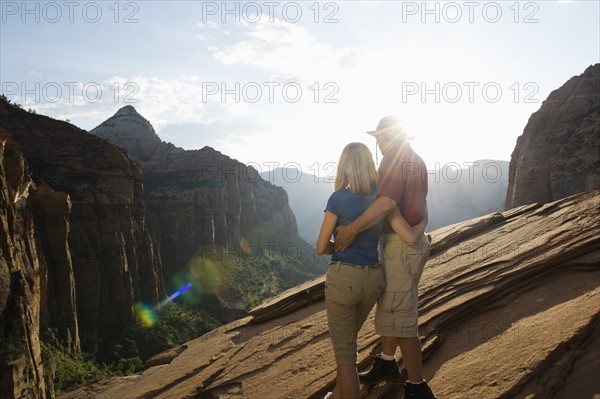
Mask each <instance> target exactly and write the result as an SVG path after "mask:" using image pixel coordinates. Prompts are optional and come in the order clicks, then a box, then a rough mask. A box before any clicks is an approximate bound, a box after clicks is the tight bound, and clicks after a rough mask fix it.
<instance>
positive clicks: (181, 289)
mask: <svg viewBox="0 0 600 399" xmlns="http://www.w3.org/2000/svg"><path fill="white" fill-rule="evenodd" d="M168 288H169V292H173V293H174V294H172V295H171V296H173V295H175V294H177V293H179V294H177V296H179V298H181V299H178V300H181V301H182V302H185V303H187V304H188V305H195V304H197V303H198V302H200V299H202V294H203V290H202V286H201V285H200V283H199V282H198V280H197V279H196V278H195V277H194V276H193V275H192V274H191V273H178V274H176V275H175V276H173V277H172V278H171V281H170V282H169V284H168ZM167 299H168V298H167ZM163 302H164V301H163Z"/></svg>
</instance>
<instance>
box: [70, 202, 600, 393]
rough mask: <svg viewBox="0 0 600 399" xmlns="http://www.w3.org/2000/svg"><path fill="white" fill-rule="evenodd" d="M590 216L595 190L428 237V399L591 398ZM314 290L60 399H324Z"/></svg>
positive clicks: (366, 330) (599, 335)
mask: <svg viewBox="0 0 600 399" xmlns="http://www.w3.org/2000/svg"><path fill="white" fill-rule="evenodd" d="M599 207H600V191H594V192H589V193H584V194H578V195H575V196H572V197H568V198H564V199H561V200H558V201H555V202H552V203H549V204H546V205H542V204H531V205H526V206H522V207H519V208H515V209H513V210H510V211H505V212H502V213H492V214H489V215H486V216H482V217H480V218H477V219H473V220H469V221H466V222H462V223H459V224H455V225H452V226H447V227H445V228H442V229H439V230H436V231H433V232H432V233H431V235H432V236H433V242H432V248H431V256H430V258H429V260H428V262H427V264H426V266H425V271H424V273H423V277H422V280H421V284H420V295H419V309H420V315H419V316H420V317H419V325H420V335H421V340H422V344H423V353H424V374H425V378H426V379H427V380H428V381H429V384H430V385H431V387H432V388H433V390H434V392H435V393H436V395H437V397H439V398H500V399H514V398H526V397H527V398H533V397H535V398H555V399H570V398H592V397H596V396H595V395H598V394H600V381H599V380H598V377H597V376H598V371H599V370H598V367H599V363H598V360H599V359H600V349H599V348H600V329H599V327H600V309H599V308H598V301H600V287H599V285H598V273H599V267H598V265H600V224H598V208H599ZM323 284H324V278H323V277H321V278H318V279H316V280H314V281H313V282H311V283H306V284H303V285H302V286H299V287H296V288H294V289H293V290H290V291H288V292H285V293H282V294H280V295H278V297H277V298H273V299H272V300H270V301H267V302H266V303H265V304H264V305H263V306H261V307H259V308H258V309H257V310H253V311H252V312H251V316H249V317H246V318H244V319H241V320H237V321H236V322H233V323H231V324H228V325H225V326H222V327H220V328H218V329H216V330H213V331H211V332H210V333H208V334H206V335H204V336H202V337H199V338H197V339H195V340H193V341H190V342H188V343H186V344H185V345H182V346H180V347H178V348H175V349H173V350H170V351H168V352H165V353H163V354H161V355H159V356H156V357H155V358H154V359H151V361H149V362H148V363H147V364H148V367H149V368H148V369H146V370H145V371H144V372H142V373H139V374H137V375H135V376H130V377H126V378H118V379H112V380H110V381H103V382H100V383H97V384H94V385H92V386H90V387H87V388H82V389H79V390H77V391H74V392H71V393H68V394H66V395H64V396H61V398H60V399H84V398H85V399H90V398H97V399H100V398H113V397H117V396H118V397H119V398H122V399H134V398H135V399H141V398H149V397H156V398H203V399H204V398H205V399H210V398H224V397H226V398H242V397H244V398H302V399H305V398H310V399H321V398H323V396H324V395H325V393H326V392H327V391H330V390H332V388H333V386H334V384H335V370H336V366H335V360H334V356H333V350H332V348H331V342H330V339H329V337H328V331H327V317H326V311H325V303H324V301H323V300H322V298H323ZM374 313H375V311H374V310H373V311H372V312H371V315H370V316H369V318H368V319H367V321H366V322H365V324H364V326H363V328H362V329H361V331H360V333H359V337H358V361H359V364H358V367H359V369H360V370H361V371H362V370H365V369H367V368H368V367H369V366H370V364H371V361H372V360H371V357H370V355H371V354H373V353H379V352H380V351H381V340H380V337H379V336H378V335H377V334H376V333H375V331H374V326H373V316H374ZM397 354H399V352H397ZM399 363H400V365H402V360H401V359H400V360H399ZM474 376H476V381H474V380H473V378H474ZM402 389H403V388H402V384H401V383H400V381H392V382H389V383H385V384H379V385H377V386H373V387H366V386H362V390H361V398H372V399H375V398H398V397H402Z"/></svg>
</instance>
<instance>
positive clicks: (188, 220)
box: [90, 106, 323, 285]
mask: <svg viewBox="0 0 600 399" xmlns="http://www.w3.org/2000/svg"><path fill="white" fill-rule="evenodd" d="M90 133H92V134H94V135H97V136H99V137H102V138H105V139H107V140H109V141H111V142H112V143H114V144H117V145H120V146H122V147H123V148H125V149H126V150H127V151H128V152H129V153H130V154H131V155H132V157H133V158H135V159H136V160H137V161H138V162H139V163H140V166H141V169H142V170H143V173H144V196H145V204H146V221H147V228H148V230H149V231H150V232H151V235H152V237H153V238H155V239H156V240H157V241H158V243H159V245H160V251H161V258H162V261H163V269H164V273H165V280H169V278H170V277H173V276H174V275H175V274H177V273H181V272H186V273H191V274H192V275H193V274H194V273H196V274H197V273H198V271H197V270H196V271H194V270H193V269H194V267H195V266H194V265H196V266H197V264H198V263H199V262H200V263H205V262H204V261H205V260H206V259H207V258H209V257H210V258H211V259H212V260H215V259H216V260H222V259H223V258H226V257H232V258H236V259H239V258H243V257H244V256H246V255H248V254H250V253H251V255H252V257H253V258H261V256H262V254H265V253H266V252H267V251H271V252H275V253H278V254H280V255H286V254H288V253H290V252H294V253H295V254H299V255H300V256H298V257H297V258H298V261H297V262H296V263H295V264H293V265H291V269H295V271H294V272H293V273H292V274H293V276H292V275H289V276H288V277H289V278H290V280H289V282H288V283H293V284H295V283H298V282H299V281H300V280H304V279H306V278H308V277H309V276H311V275H315V274H317V273H321V272H322V271H323V265H322V264H320V263H319V262H316V261H315V257H314V250H312V248H311V247H310V246H309V245H308V244H307V243H306V242H304V241H303V240H302V239H301V238H300V237H299V236H298V230H297V226H296V220H295V217H294V214H293V213H292V211H291V209H290V207H289V205H288V198H287V194H286V192H285V191H284V190H283V189H282V188H280V187H275V186H273V185H272V184H270V183H268V182H266V181H264V180H263V179H261V178H260V176H259V174H258V172H257V171H256V170H255V169H253V168H251V167H247V166H246V165H244V164H242V163H240V162H238V161H236V160H234V159H231V158H229V157H228V156H226V155H223V154H221V153H220V152H218V151H216V150H214V149H213V148H211V147H204V148H202V149H200V150H190V151H187V150H184V149H181V148H178V147H175V146H174V145H172V144H170V143H164V142H162V141H161V140H160V139H159V138H158V136H157V135H156V133H155V131H154V129H153V127H152V126H151V125H150V123H149V122H148V121H147V120H146V119H144V118H143V117H142V116H141V115H139V114H138V113H137V111H136V110H135V109H134V108H133V107H131V106H126V107H123V108H121V109H120V110H119V111H118V112H117V113H116V114H115V115H114V116H112V117H111V118H109V119H108V120H106V121H105V122H103V123H102V124H100V125H99V126H98V127H96V128H95V129H93V130H92V131H91V132H90ZM263 259H266V258H264V257H263ZM220 272H221V273H224V272H223V271H220ZM196 277H197V276H196ZM265 277H266V280H269V277H268V276H265ZM242 278H243V276H242ZM223 279H224V280H225V279H227V277H226V276H223ZM267 284H268V283H267ZM278 284H279V283H277V284H275V285H278ZM265 285H266V284H265Z"/></svg>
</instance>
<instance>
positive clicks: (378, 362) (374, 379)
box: [358, 354, 400, 385]
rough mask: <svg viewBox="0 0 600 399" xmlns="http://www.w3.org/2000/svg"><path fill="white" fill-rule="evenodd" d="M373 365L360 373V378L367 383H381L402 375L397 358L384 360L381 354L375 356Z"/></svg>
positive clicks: (363, 382)
mask: <svg viewBox="0 0 600 399" xmlns="http://www.w3.org/2000/svg"><path fill="white" fill-rule="evenodd" d="M373 360H374V362H373V367H371V370H369V371H367V372H366V373H360V374H359V375H358V378H359V379H360V382H361V383H362V384H365V385H375V384H379V383H380V382H381V381H385V380H388V379H391V378H395V377H400V369H399V368H398V363H396V361H395V360H384V359H382V358H381V355H379V354H377V355H375V356H373Z"/></svg>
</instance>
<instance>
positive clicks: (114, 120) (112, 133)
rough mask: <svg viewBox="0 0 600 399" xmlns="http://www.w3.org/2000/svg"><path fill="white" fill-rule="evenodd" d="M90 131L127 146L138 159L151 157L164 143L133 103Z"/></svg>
mask: <svg viewBox="0 0 600 399" xmlns="http://www.w3.org/2000/svg"><path fill="white" fill-rule="evenodd" d="M90 133H91V134H94V135H96V136H98V137H102V138H103V139H106V140H108V141H110V142H112V143H113V144H116V145H118V146H120V147H123V148H125V149H126V150H127V151H128V152H129V153H130V154H131V155H132V156H133V157H134V159H137V160H138V161H143V160H146V159H148V158H150V157H151V156H152V154H154V152H155V151H156V150H157V149H158V148H160V147H161V146H162V145H163V142H162V140H161V139H160V137H158V135H157V134H156V131H155V130H154V127H152V125H151V124H150V122H149V121H148V120H147V119H146V118H144V117H143V116H142V115H140V114H139V113H138V112H137V110H136V109H135V108H134V107H133V106H131V105H126V106H124V107H122V108H120V109H119V110H118V111H117V112H116V113H115V114H114V115H113V116H111V117H110V118H108V119H107V120H105V121H104V122H102V123H101V124H100V125H98V126H96V127H95V128H94V129H92V130H90Z"/></svg>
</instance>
